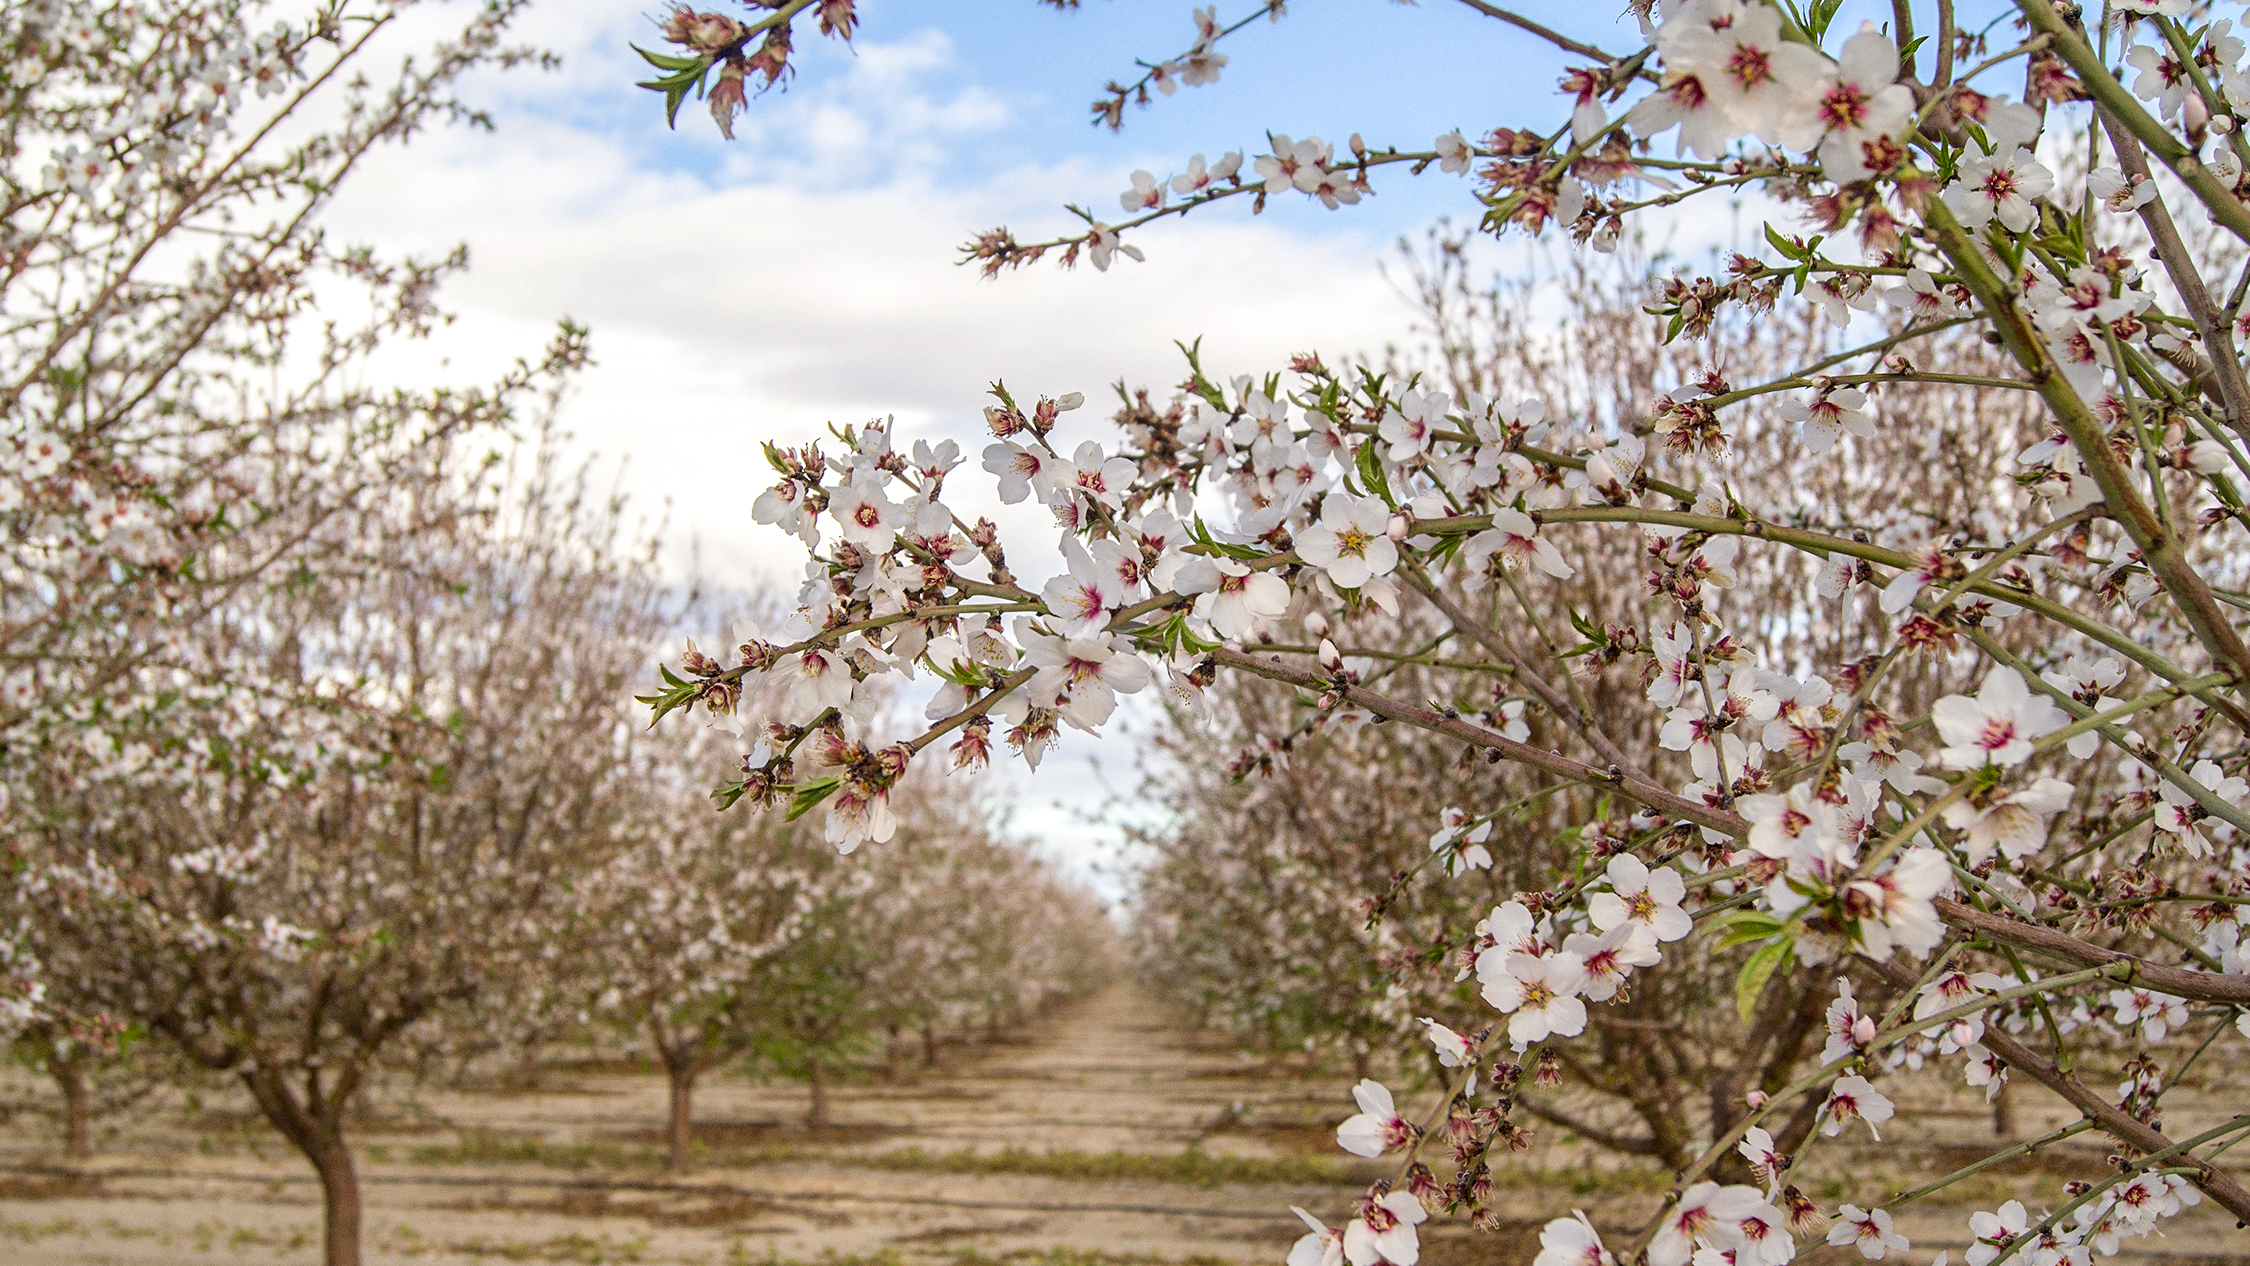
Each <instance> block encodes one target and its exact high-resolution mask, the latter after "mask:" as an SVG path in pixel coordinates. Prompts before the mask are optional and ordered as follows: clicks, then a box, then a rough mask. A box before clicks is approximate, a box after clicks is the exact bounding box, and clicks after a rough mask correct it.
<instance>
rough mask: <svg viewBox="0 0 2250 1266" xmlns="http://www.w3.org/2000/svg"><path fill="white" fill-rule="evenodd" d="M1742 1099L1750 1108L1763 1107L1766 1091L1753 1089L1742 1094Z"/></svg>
mask: <svg viewBox="0 0 2250 1266" xmlns="http://www.w3.org/2000/svg"><path fill="white" fill-rule="evenodd" d="M1742 1101H1743V1102H1744V1103H1746V1104H1748V1105H1750V1106H1751V1107H1752V1108H1763V1107H1765V1106H1766V1092H1765V1091H1763V1090H1753V1091H1751V1092H1750V1093H1749V1094H1746V1095H1744V1096H1742Z"/></svg>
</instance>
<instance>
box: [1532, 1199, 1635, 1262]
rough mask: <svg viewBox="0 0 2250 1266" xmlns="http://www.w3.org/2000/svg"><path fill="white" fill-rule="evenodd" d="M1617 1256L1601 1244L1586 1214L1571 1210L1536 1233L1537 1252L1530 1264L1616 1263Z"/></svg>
mask: <svg viewBox="0 0 2250 1266" xmlns="http://www.w3.org/2000/svg"><path fill="white" fill-rule="evenodd" d="M1616 1261H1617V1259H1616V1258H1615V1257H1614V1256H1612V1255H1611V1253H1610V1251H1609V1250H1608V1249H1607V1248H1604V1247H1603V1246H1602V1237H1601V1233H1600V1232H1599V1231H1596V1230H1595V1229H1594V1224H1593V1223H1591V1222H1589V1221H1587V1220H1586V1215H1585V1214H1583V1213H1579V1212H1576V1211H1573V1212H1572V1213H1571V1215H1570V1216H1569V1217H1567V1218H1556V1219H1555V1220H1554V1221H1552V1222H1549V1223H1548V1224H1547V1225H1546V1226H1545V1227H1543V1228H1541V1230H1540V1232H1539V1255H1538V1256H1537V1257H1535V1258H1533V1259H1532V1263H1531V1266H1615V1264H1616Z"/></svg>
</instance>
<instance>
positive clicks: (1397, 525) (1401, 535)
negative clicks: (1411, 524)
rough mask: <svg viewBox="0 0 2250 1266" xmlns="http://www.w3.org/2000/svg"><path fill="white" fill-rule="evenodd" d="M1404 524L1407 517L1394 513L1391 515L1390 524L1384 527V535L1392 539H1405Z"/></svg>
mask: <svg viewBox="0 0 2250 1266" xmlns="http://www.w3.org/2000/svg"><path fill="white" fill-rule="evenodd" d="M1406 524H1407V518H1406V516H1405V515H1403V514H1394V515H1392V516H1391V522H1390V526H1389V527H1387V528H1385V529H1384V535H1386V536H1388V537H1390V538H1391V539H1392V540H1394V541H1403V540H1405V539H1406Z"/></svg>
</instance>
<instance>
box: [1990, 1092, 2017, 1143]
mask: <svg viewBox="0 0 2250 1266" xmlns="http://www.w3.org/2000/svg"><path fill="white" fill-rule="evenodd" d="M2014 1089H2015V1087H2014V1085H2013V1083H2008V1082H2003V1083H2001V1086H2000V1093H1999V1094H1996V1095H1994V1096H1993V1097H1992V1132H1993V1133H1994V1134H1997V1135H1999V1136H2000V1137H2001V1138H2004V1139H2012V1138H2014V1137H2015V1136H2016V1096H2015V1094H2014V1093H2013V1091H2014Z"/></svg>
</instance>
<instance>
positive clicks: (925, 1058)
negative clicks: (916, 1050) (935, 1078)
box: [922, 1020, 937, 1068]
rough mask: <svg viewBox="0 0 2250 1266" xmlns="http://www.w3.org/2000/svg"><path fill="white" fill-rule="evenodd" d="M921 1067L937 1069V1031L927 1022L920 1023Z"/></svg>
mask: <svg viewBox="0 0 2250 1266" xmlns="http://www.w3.org/2000/svg"><path fill="white" fill-rule="evenodd" d="M922 1067H924V1068H935V1067H937V1029H936V1028H935V1027H934V1026H932V1025H931V1024H930V1022H929V1021H927V1020H925V1021H923V1022H922Z"/></svg>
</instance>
